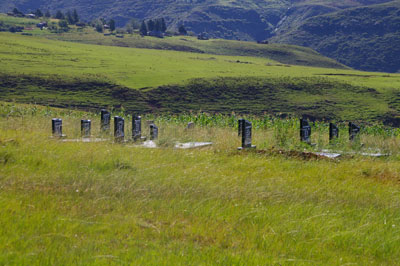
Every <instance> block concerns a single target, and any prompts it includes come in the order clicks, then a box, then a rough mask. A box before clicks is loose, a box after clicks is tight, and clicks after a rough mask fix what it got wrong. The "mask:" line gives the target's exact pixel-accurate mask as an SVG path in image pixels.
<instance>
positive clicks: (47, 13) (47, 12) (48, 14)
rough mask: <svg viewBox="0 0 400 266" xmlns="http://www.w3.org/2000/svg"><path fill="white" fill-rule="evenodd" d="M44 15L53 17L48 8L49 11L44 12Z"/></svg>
mask: <svg viewBox="0 0 400 266" xmlns="http://www.w3.org/2000/svg"><path fill="white" fill-rule="evenodd" d="M44 16H45V17H46V18H49V17H51V14H50V11H49V10H47V11H46V13H44Z"/></svg>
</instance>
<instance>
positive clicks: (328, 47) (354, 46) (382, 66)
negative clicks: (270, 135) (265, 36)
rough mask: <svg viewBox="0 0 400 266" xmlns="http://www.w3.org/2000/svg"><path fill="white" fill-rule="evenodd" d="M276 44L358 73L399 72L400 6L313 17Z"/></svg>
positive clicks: (369, 8) (277, 40)
mask: <svg viewBox="0 0 400 266" xmlns="http://www.w3.org/2000/svg"><path fill="white" fill-rule="evenodd" d="M272 40H273V41H274V42H279V43H290V44H297V45H302V46H307V47H311V48H313V49H315V50H317V51H318V52H320V53H322V54H324V55H326V56H328V57H331V58H334V59H336V60H338V61H339V62H341V63H343V64H345V65H348V66H351V67H353V68H356V69H361V70H366V71H384V72H399V71H400V61H399V55H400V2H392V3H387V4H381V5H373V6H368V7H359V8H354V9H346V10H344V11H339V12H335V13H332V14H328V15H322V16H316V17H312V18H310V19H308V20H306V21H305V22H304V23H302V24H301V25H300V26H298V27H297V28H295V29H294V30H292V31H289V32H286V33H282V34H280V35H277V36H275V37H273V38H272Z"/></svg>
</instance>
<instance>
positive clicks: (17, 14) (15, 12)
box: [12, 8, 25, 17]
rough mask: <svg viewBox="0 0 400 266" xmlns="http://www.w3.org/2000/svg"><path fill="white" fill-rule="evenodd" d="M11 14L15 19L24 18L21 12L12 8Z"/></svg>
mask: <svg viewBox="0 0 400 266" xmlns="http://www.w3.org/2000/svg"><path fill="white" fill-rule="evenodd" d="M12 13H13V14H14V16H16V17H24V16H25V14H24V13H22V12H21V11H19V10H18V9H17V8H14V9H13V11H12Z"/></svg>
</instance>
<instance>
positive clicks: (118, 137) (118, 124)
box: [114, 116, 125, 142]
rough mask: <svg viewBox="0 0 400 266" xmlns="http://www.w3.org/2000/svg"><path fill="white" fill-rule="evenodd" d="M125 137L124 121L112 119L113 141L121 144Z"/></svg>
mask: <svg viewBox="0 0 400 266" xmlns="http://www.w3.org/2000/svg"><path fill="white" fill-rule="evenodd" d="M124 137H125V120H124V119H123V118H122V117H119V116H115V117H114V139H115V141H117V142H123V141H124Z"/></svg>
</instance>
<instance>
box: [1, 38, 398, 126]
mask: <svg viewBox="0 0 400 266" xmlns="http://www.w3.org/2000/svg"><path fill="white" fill-rule="evenodd" d="M0 48H1V49H0V60H1V62H2V63H3V66H5V67H4V68H2V70H1V73H0V75H1V82H0V89H1V92H2V93H1V96H0V99H2V100H15V101H19V102H30V103H42V104H50V105H53V106H60V107H68V106H75V107H80V108H84V109H96V108H98V107H99V106H113V107H116V108H121V107H123V108H125V109H126V110H128V111H140V112H183V111H189V110H195V111H196V110H203V111H210V112H224V113H229V112H232V111H235V112H240V113H255V114H262V113H264V112H267V113H274V114H276V113H282V112H283V113H290V114H295V115H308V116H311V117H314V118H318V119H337V120H347V119H358V120H361V119H363V120H365V121H372V120H379V121H382V122H385V123H388V124H395V125H397V124H399V121H398V118H397V117H398V114H399V113H400V104H399V103H398V99H399V96H398V94H399V91H398V88H399V87H400V75H395V74H391V75H388V74H383V73H382V74H378V73H367V72H358V71H351V70H344V69H329V68H315V67H304V66H295V65H283V64H281V63H278V62H276V61H273V60H269V59H265V58H260V57H244V56H220V55H210V54H200V53H189V52H178V51H161V50H152V49H137V48H121V47H113V46H104V45H88V44H78V43H72V42H61V41H53V40H48V39H46V38H40V37H33V36H21V35H19V34H10V33H1V34H0ZM360 111H361V112H360Z"/></svg>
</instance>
